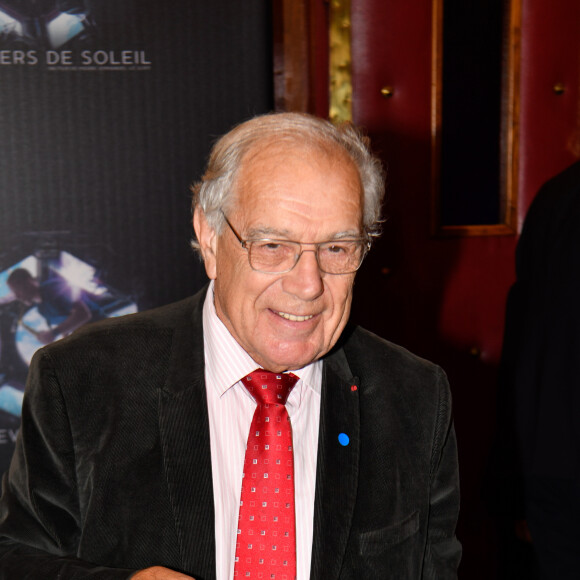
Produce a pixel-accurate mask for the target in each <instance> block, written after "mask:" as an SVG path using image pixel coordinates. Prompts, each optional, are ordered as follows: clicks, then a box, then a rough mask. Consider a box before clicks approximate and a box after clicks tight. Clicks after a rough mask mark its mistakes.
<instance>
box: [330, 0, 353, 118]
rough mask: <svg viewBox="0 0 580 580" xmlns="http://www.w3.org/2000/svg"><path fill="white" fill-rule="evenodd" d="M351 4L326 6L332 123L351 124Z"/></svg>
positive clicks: (335, 0) (343, 0) (342, 0)
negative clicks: (327, 9)
mask: <svg viewBox="0 0 580 580" xmlns="http://www.w3.org/2000/svg"><path fill="white" fill-rule="evenodd" d="M350 2H351V0H330V3H329V4H330V6H329V69H330V71H329V80H330V110H329V118H330V120H331V121H332V122H333V123H341V122H344V121H352V69H351V64H352V56H351V54H352V53H351V20H350Z"/></svg>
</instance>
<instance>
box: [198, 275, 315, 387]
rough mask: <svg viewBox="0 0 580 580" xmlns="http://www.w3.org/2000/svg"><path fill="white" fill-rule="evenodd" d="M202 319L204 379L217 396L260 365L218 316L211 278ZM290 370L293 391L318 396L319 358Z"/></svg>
mask: <svg viewBox="0 0 580 580" xmlns="http://www.w3.org/2000/svg"><path fill="white" fill-rule="evenodd" d="M202 320H203V341H204V351H205V374H206V379H207V381H208V384H209V385H211V387H212V388H214V389H215V390H216V391H217V394H218V396H220V397H221V396H222V395H223V394H224V393H225V392H226V391H227V390H228V389H230V388H231V387H232V386H233V385H235V384H236V383H237V382H239V381H240V380H241V379H243V378H244V377H245V376H246V375H248V374H250V373H251V372H252V371H255V370H256V369H257V368H259V366H260V365H258V364H257V363H256V362H255V361H254V359H253V358H252V357H251V356H250V355H249V354H248V353H247V352H246V351H245V350H244V349H243V348H242V347H241V346H240V345H239V344H238V342H237V341H236V339H235V338H234V337H233V336H232V335H231V334H230V332H229V330H228V329H227V328H226V327H225V325H224V323H223V322H222V321H221V320H220V319H219V317H218V315H217V312H216V309H215V304H214V283H213V280H212V281H211V282H210V285H209V288H208V291H207V294H206V297H205V302H204V305H203V318H202ZM292 372H293V373H294V374H295V375H296V376H297V377H298V378H300V379H301V380H300V381H299V382H298V384H297V385H296V387H295V389H293V390H296V389H300V390H302V389H303V388H310V389H313V390H314V392H316V393H318V394H319V395H320V392H321V383H322V361H320V360H318V361H315V362H313V363H310V364H308V365H306V366H305V367H303V368H301V369H298V370H293V371H292Z"/></svg>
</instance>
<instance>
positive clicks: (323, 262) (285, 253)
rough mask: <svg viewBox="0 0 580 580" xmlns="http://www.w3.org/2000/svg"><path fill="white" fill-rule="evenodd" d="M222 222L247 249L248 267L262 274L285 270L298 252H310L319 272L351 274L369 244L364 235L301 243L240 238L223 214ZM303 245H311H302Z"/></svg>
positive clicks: (293, 261) (295, 258)
mask: <svg viewBox="0 0 580 580" xmlns="http://www.w3.org/2000/svg"><path fill="white" fill-rule="evenodd" d="M222 215H223V216H224V219H225V220H226V223H227V224H228V226H229V227H230V229H231V230H232V232H233V234H234V236H236V238H237V239H238V242H240V244H241V245H242V248H244V250H246V251H247V252H248V259H249V261H250V267H251V268H252V270H255V271H256V272H262V273H263V274H285V273H286V272H290V270H292V268H294V266H296V264H297V263H298V260H299V259H300V256H301V255H302V252H314V253H315V255H316V261H317V262H318V267H319V268H320V271H321V272H325V273H326V274H352V273H353V272H356V271H357V270H358V269H359V268H360V266H361V264H362V261H363V260H364V257H365V256H366V254H367V252H368V251H369V249H370V247H371V244H370V242H369V241H368V240H367V239H366V238H356V239H348V240H347V239H344V240H331V241H329V242H318V243H302V242H291V241H289V240H275V239H270V238H259V239H248V240H243V239H242V238H241V236H240V235H239V234H238V232H237V231H236V230H235V229H234V226H232V224H231V223H230V221H229V220H228V218H227V217H226V215H225V214H224V213H223V212H222ZM303 246H313V249H309V250H307V249H304V248H303Z"/></svg>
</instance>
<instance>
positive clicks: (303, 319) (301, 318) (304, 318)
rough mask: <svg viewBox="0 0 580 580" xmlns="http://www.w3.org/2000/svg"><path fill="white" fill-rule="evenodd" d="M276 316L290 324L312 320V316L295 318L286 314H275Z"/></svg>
mask: <svg viewBox="0 0 580 580" xmlns="http://www.w3.org/2000/svg"><path fill="white" fill-rule="evenodd" d="M276 314H278V316H281V317H282V318H285V319H286V320H290V321H291V322H304V321H305V320H310V319H311V318H314V314H308V315H307V316H297V315H296V314H288V313H287V312H277V313H276Z"/></svg>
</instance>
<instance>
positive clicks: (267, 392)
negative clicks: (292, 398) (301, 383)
mask: <svg viewBox="0 0 580 580" xmlns="http://www.w3.org/2000/svg"><path fill="white" fill-rule="evenodd" d="M242 382H243V383H244V386H245V387H246V389H248V391H249V393H250V395H252V397H254V400H255V401H256V403H258V404H259V405H263V404H268V405H274V404H278V405H285V404H286V400H287V399H288V395H289V394H290V391H291V390H292V387H294V385H295V384H296V383H297V382H298V377H297V376H296V375H293V374H292V373H271V372H270V371H265V370H262V369H257V370H255V371H254V372H252V373H250V374H249V375H248V376H246V377H244V378H243V379H242Z"/></svg>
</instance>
